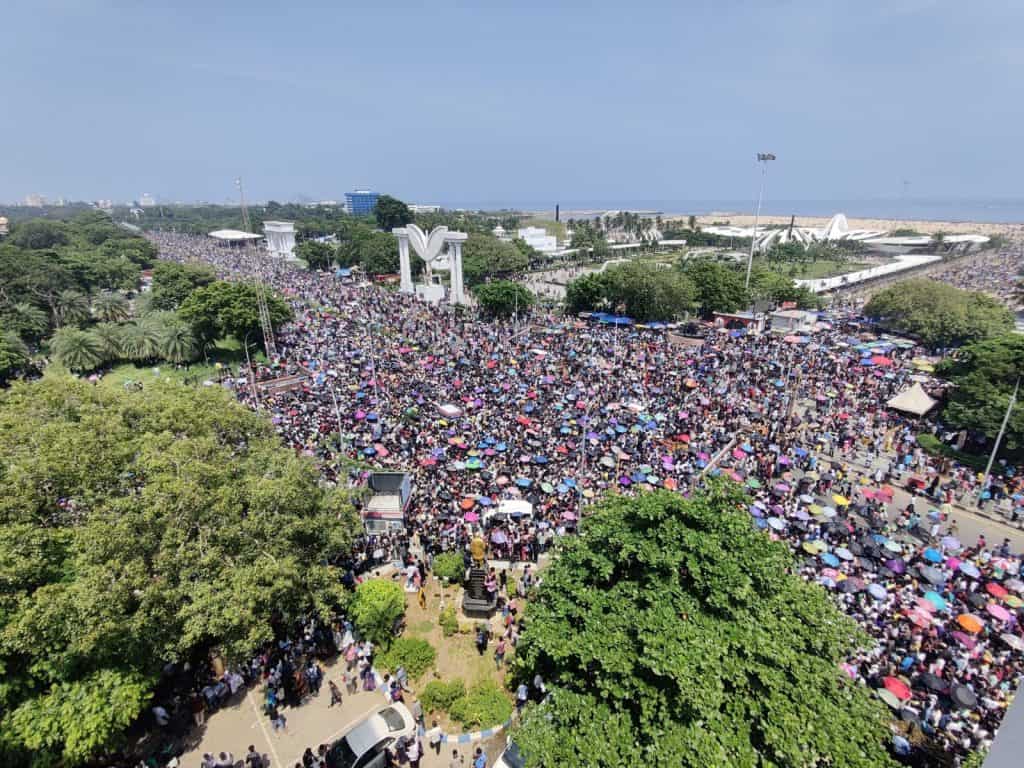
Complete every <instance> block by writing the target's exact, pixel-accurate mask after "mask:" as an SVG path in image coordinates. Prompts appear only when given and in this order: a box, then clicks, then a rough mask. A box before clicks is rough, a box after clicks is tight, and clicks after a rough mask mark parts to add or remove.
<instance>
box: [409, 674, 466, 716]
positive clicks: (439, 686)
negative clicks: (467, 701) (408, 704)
mask: <svg viewBox="0 0 1024 768" xmlns="http://www.w3.org/2000/svg"><path fill="white" fill-rule="evenodd" d="M465 695H466V686H465V684H463V682H462V681H461V680H459V679H458V678H456V679H454V680H451V681H449V682H447V683H446V682H445V681H444V680H432V681H431V682H429V683H427V685H426V687H425V688H424V689H423V693H421V694H420V703H421V704H422V705H423V709H424V711H426V712H440V711H442V710H443V711H447V710H449V709H451V706H452V704H454V703H455V702H456V701H458V700H459V699H461V698H463V697H465Z"/></svg>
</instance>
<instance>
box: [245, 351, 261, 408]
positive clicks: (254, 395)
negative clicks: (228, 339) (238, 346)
mask: <svg viewBox="0 0 1024 768" xmlns="http://www.w3.org/2000/svg"><path fill="white" fill-rule="evenodd" d="M250 333H252V331H249V333H246V334H245V339H244V340H243V341H242V346H244V347H245V365H246V367H247V368H248V369H249V389H251V390H252V398H253V401H254V405H255V406H256V410H257V411H259V409H260V393H259V391H258V390H257V389H256V373H255V372H254V371H253V369H252V360H250V359H249V334H250Z"/></svg>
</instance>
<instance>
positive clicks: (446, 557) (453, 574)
mask: <svg viewBox="0 0 1024 768" xmlns="http://www.w3.org/2000/svg"><path fill="white" fill-rule="evenodd" d="M431 570H432V571H433V572H434V575H435V576H437V578H439V579H448V583H449V584H461V583H462V580H463V579H464V578H465V576H466V565H465V561H464V560H463V559H462V554H461V553H459V552H445V553H444V554H441V555H438V556H437V557H435V558H434V563H433V565H432V566H431Z"/></svg>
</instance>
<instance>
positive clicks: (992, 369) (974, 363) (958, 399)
mask: <svg viewBox="0 0 1024 768" xmlns="http://www.w3.org/2000/svg"><path fill="white" fill-rule="evenodd" d="M936 373H938V374H939V375H940V376H943V377H944V378H946V379H948V380H949V381H950V382H951V383H952V384H953V385H954V386H953V389H952V391H951V392H950V395H949V400H948V402H947V404H946V407H945V408H944V410H943V412H942V418H943V420H944V421H945V422H947V423H948V424H950V425H951V426H954V427H958V428H965V429H970V430H973V431H974V432H976V433H978V434H980V435H984V436H985V437H986V438H988V439H989V440H994V439H995V436H996V435H997V434H998V433H999V427H1000V425H1001V424H1002V422H1003V417H1004V416H1005V415H1006V407H1007V405H1009V402H1010V396H1011V395H1012V394H1013V387H1014V384H1016V382H1017V379H1018V378H1024V336H1020V335H1018V334H1010V335H1007V336H1001V337H999V338H995V339H987V340H985V341H979V342H975V343H974V344H968V345H967V346H966V347H963V348H961V349H959V350H958V351H957V352H956V354H955V355H954V356H953V357H951V358H947V359H946V360H943V361H942V362H941V363H940V364H939V365H938V366H937V367H936ZM1022 384H1024V382H1022ZM1018 398H1020V399H1018V403H1017V406H1016V407H1015V408H1014V409H1013V412H1012V413H1011V414H1010V421H1009V422H1008V423H1007V425H1006V436H1005V437H1004V443H1003V447H1004V448H1006V449H1009V450H1014V449H1019V448H1024V406H1022V405H1021V400H1024V389H1022V392H1021V393H1018Z"/></svg>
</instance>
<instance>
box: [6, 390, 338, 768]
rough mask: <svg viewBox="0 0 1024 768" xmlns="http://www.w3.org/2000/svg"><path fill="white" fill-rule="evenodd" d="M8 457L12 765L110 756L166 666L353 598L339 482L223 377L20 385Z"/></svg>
mask: <svg viewBox="0 0 1024 768" xmlns="http://www.w3.org/2000/svg"><path fill="white" fill-rule="evenodd" d="M0 466H3V467H6V468H8V471H4V472H2V473H0V670H2V672H3V675H4V680H3V685H0V764H3V765H5V766H12V767H14V766H28V765H33V766H40V767H42V766H56V765H63V766H75V765H80V764H83V763H86V762H90V761H94V760H97V759H100V758H101V757H103V756H106V755H110V754H111V752H112V751H113V750H116V749H117V748H119V747H120V746H122V745H123V744H124V740H125V731H126V729H127V728H128V727H129V726H130V725H131V724H132V723H133V722H134V721H135V720H136V718H137V717H139V716H140V715H141V714H142V713H143V712H144V711H146V710H147V708H148V707H149V706H151V705H152V702H151V698H150V697H151V695H152V692H153V691H154V689H155V687H156V686H157V684H158V683H159V682H160V680H161V671H162V669H163V667H164V665H165V664H167V663H168V662H178V663H183V662H189V663H190V664H191V665H192V666H193V668H196V669H203V668H205V666H206V665H207V664H208V663H209V659H210V656H211V654H213V653H219V654H220V655H222V656H223V657H224V658H225V659H226V660H228V661H229V662H232V661H238V660H245V659H246V658H247V656H248V654H250V653H252V652H253V651H254V650H255V649H257V648H258V647H259V646H261V645H262V644H264V643H267V642H270V641H272V640H273V639H274V638H275V633H277V632H280V631H282V630H284V629H286V628H288V627H289V626H290V625H291V624H292V623H293V622H294V621H296V620H298V619H300V618H302V617H304V616H310V615H317V616H320V617H321V618H323V619H328V618H329V617H331V616H332V615H334V613H335V611H336V610H337V609H338V608H339V606H341V605H342V604H343V603H344V602H345V600H346V592H345V590H344V589H343V587H342V585H341V583H340V576H341V574H340V573H339V572H338V571H337V569H335V568H334V567H332V566H330V565H328V563H329V562H331V561H332V560H333V559H334V558H335V557H336V556H337V555H339V554H340V553H344V552H346V551H348V549H349V547H350V546H351V541H352V537H353V536H354V535H355V534H356V533H357V530H358V519H357V517H356V515H355V513H354V512H353V510H352V508H351V506H350V505H349V503H348V500H347V498H346V495H345V493H344V492H342V491H335V490H327V489H325V488H324V487H323V485H322V484H321V483H320V482H319V473H318V470H317V468H316V466H315V465H314V463H313V462H312V461H311V460H309V459H306V458H302V457H297V456H296V455H295V453H294V452H292V451H289V450H286V449H285V448H283V447H281V446H280V443H279V441H278V439H277V436H276V435H275V433H274V431H273V428H272V427H271V425H270V423H269V422H268V421H266V420H265V419H262V418H260V417H259V416H257V415H255V414H253V413H251V412H249V411H248V410H247V409H245V408H244V407H242V406H240V405H238V404H236V403H235V402H233V400H232V398H231V397H230V395H228V394H227V393H225V392H223V391H222V390H220V389H218V388H203V387H186V386H183V385H180V384H175V383H172V382H163V383H160V382H158V383H155V384H152V385H147V387H146V390H145V392H144V393H143V392H133V393H128V392H124V391H121V390H113V389H107V388H103V387H94V386H91V385H89V384H86V383H84V382H79V381H74V380H71V379H69V378H60V379H57V378H55V379H44V380H42V381H36V382H19V383H16V384H15V385H14V386H12V387H11V388H10V389H9V390H8V391H7V392H5V393H3V394H0ZM112 763H120V761H119V760H117V759H115V758H110V757H107V758H106V759H105V760H104V764H112Z"/></svg>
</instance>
